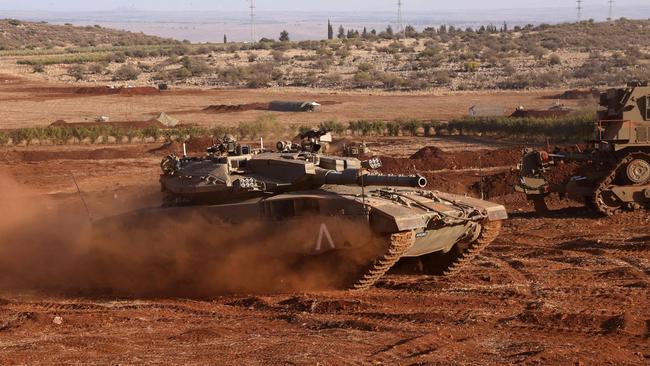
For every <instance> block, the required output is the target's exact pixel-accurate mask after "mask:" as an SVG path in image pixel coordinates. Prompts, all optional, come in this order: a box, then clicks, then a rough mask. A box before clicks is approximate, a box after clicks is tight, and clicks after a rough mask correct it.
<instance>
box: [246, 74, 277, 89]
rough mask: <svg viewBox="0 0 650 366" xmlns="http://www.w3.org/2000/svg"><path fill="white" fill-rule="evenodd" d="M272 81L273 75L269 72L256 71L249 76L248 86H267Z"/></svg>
mask: <svg viewBox="0 0 650 366" xmlns="http://www.w3.org/2000/svg"><path fill="white" fill-rule="evenodd" d="M270 83H271V76H270V75H269V74H267V73H263V72H256V73H254V74H252V75H251V76H250V77H249V78H248V82H247V83H246V86H247V87H249V88H254V89H255V88H265V87H267V86H269V84H270Z"/></svg>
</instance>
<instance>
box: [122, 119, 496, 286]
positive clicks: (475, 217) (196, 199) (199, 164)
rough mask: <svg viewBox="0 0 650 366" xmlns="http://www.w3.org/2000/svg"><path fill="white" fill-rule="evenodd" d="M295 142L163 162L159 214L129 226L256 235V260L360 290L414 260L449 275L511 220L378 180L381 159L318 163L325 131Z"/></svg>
mask: <svg viewBox="0 0 650 366" xmlns="http://www.w3.org/2000/svg"><path fill="white" fill-rule="evenodd" d="M301 138H302V139H301V141H300V142H297V143H296V142H279V143H278V144H277V146H276V147H277V151H274V152H269V151H266V150H262V149H253V148H251V147H250V146H248V145H242V144H239V143H237V142H236V141H235V140H234V139H233V138H232V137H231V136H226V137H225V138H224V139H222V141H221V142H220V143H219V144H217V145H215V146H213V147H211V148H209V149H208V151H207V153H206V155H204V156H198V157H189V156H180V157H179V156H175V155H170V156H167V157H165V159H163V161H162V163H161V168H162V174H161V176H160V183H161V188H162V192H163V197H164V198H163V207H162V208H153V209H146V210H142V211H139V212H137V213H135V216H134V214H133V213H132V214H129V216H128V218H127V219H125V221H129V222H138V223H139V225H141V223H142V222H143V220H140V219H138V218H137V217H138V216H139V217H140V218H144V221H149V222H152V221H153V222H155V221H160V220H159V218H161V217H179V218H180V217H191V218H192V219H197V218H201V219H202V220H212V221H215V222H220V223H224V222H225V223H228V224H230V225H236V226H237V227H247V226H250V227H251V228H252V227H255V230H256V232H255V233H250V234H251V235H253V234H256V233H258V234H259V235H260V237H261V236H264V238H265V240H264V243H266V244H265V246H262V245H260V247H259V248H257V249H256V250H257V251H260V252H261V251H264V252H266V253H268V254H269V256H281V257H283V258H290V257H291V258H295V261H296V263H313V262H314V261H318V260H320V259H322V260H324V261H327V263H328V264H327V266H326V268H327V270H328V271H331V272H336V271H339V270H340V271H343V270H345V271H346V273H347V275H346V276H344V277H345V280H344V281H342V282H341V284H340V286H343V287H347V288H351V289H356V290H361V289H366V288H368V287H370V286H372V285H373V284H374V283H375V282H376V281H377V280H378V279H379V278H380V277H382V276H383V275H384V274H385V273H386V272H387V271H389V270H390V269H391V268H392V267H393V266H394V265H395V264H396V263H397V262H398V261H399V260H400V259H402V258H412V259H414V260H417V261H418V265H419V268H420V270H421V271H424V272H427V273H437V274H448V275H450V274H452V273H455V272H456V271H458V270H460V269H461V268H462V267H463V265H464V264H466V263H467V262H468V261H470V260H471V259H472V258H474V257H475V256H476V255H478V254H479V253H480V252H481V251H482V250H483V249H484V248H485V247H486V246H488V245H489V244H490V243H491V242H492V241H493V240H494V239H495V238H496V237H497V235H498V234H499V231H500V228H501V223H502V221H503V220H505V219H506V218H507V213H506V210H505V208H504V207H503V206H501V205H498V204H494V203H490V202H486V201H483V200H479V199H475V198H470V197H465V196H458V195H453V194H448V193H443V192H437V191H429V190H425V189H424V188H425V186H426V185H427V180H426V179H425V178H424V177H423V176H420V175H413V176H399V175H383V174H380V173H378V170H379V169H380V168H381V162H380V160H379V159H376V158H373V159H370V160H366V161H361V160H359V159H356V158H351V157H339V156H327V155H324V154H322V153H321V151H322V143H323V142H322V141H325V142H326V141H331V135H330V134H329V132H327V131H324V130H314V131H309V132H307V133H305V134H303V135H301ZM253 223H254V225H253ZM260 223H261V224H260ZM240 225H244V226H240ZM140 229H141V228H140ZM218 232H219V230H217V229H215V234H214V235H215V237H218ZM202 235H203V236H204V237H205V236H206V235H212V234H208V233H202ZM269 238H271V239H269ZM245 240H246V239H242V241H245ZM260 241H262V240H260ZM269 243H270V244H269ZM248 244H250V243H247V245H248ZM242 245H243V244H242ZM333 258H334V259H333ZM297 266H298V267H304V265H302V266H301V265H297ZM342 268H345V269H342Z"/></svg>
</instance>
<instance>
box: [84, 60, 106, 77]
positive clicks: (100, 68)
mask: <svg viewBox="0 0 650 366" xmlns="http://www.w3.org/2000/svg"><path fill="white" fill-rule="evenodd" d="M88 72H90V73H91V74H95V75H101V74H103V73H105V72H106V64H103V63H94V64H92V65H90V66H88Z"/></svg>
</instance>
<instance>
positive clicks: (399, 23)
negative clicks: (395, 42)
mask: <svg viewBox="0 0 650 366" xmlns="http://www.w3.org/2000/svg"><path fill="white" fill-rule="evenodd" d="M403 5H404V2H403V1H402V0H397V39H399V38H400V34H403V35H404V38H406V32H405V31H404V15H403V13H402V6H403Z"/></svg>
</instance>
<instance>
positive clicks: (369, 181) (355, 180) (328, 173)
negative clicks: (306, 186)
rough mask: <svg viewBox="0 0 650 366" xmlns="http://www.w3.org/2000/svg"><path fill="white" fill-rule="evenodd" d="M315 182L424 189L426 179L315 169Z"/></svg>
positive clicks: (421, 177)
mask: <svg viewBox="0 0 650 366" xmlns="http://www.w3.org/2000/svg"><path fill="white" fill-rule="evenodd" d="M316 181H317V183H318V184H329V185H348V186H349V185H358V186H362V185H363V186H394V187H412V188H424V187H426V185H427V179H426V178H425V177H423V176H421V175H413V176H404V175H380V174H367V173H361V171H360V170H358V169H346V170H344V171H342V172H337V171H333V170H327V169H317V171H316Z"/></svg>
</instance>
